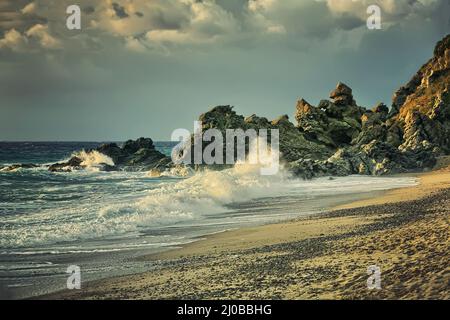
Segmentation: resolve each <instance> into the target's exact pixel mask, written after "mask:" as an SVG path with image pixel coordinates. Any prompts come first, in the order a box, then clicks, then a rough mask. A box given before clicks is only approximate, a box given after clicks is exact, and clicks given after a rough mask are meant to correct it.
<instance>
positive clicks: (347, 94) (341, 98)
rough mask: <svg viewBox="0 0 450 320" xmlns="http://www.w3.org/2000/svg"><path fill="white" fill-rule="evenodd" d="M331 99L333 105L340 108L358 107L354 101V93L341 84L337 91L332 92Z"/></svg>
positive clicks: (338, 85)
mask: <svg viewBox="0 0 450 320" xmlns="http://www.w3.org/2000/svg"><path fill="white" fill-rule="evenodd" d="M330 98H331V99H332V101H333V103H334V104H336V105H338V106H350V105H353V106H354V105H356V102H355V100H353V92H352V89H350V87H349V86H347V85H346V84H344V83H342V82H339V83H338V84H337V86H336V89H334V90H333V91H331V93H330Z"/></svg>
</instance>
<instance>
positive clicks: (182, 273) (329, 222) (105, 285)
mask: <svg viewBox="0 0 450 320" xmlns="http://www.w3.org/2000/svg"><path fill="white" fill-rule="evenodd" d="M408 176H411V175H408ZM413 176H415V177H418V178H419V179H420V184H419V185H417V186H413V187H406V188H400V189H394V190H388V191H384V192H382V194H381V195H380V192H378V196H375V195H374V196H373V197H368V198H364V199H362V200H357V201H352V202H349V203H346V204H343V205H339V206H336V207H334V208H333V209H331V210H329V211H327V212H325V213H323V214H316V215H312V216H308V217H304V218H297V219H294V220H288V221H285V222H279V223H273V224H267V225H262V226H257V227H245V228H240V229H236V230H230V231H224V232H221V233H217V234H213V235H209V236H206V237H204V238H203V239H199V240H198V241H195V242H192V243H189V244H186V245H184V246H182V247H181V248H176V249H172V250H169V251H165V252H162V253H156V254H151V255H148V256H143V257H140V258H139V260H146V261H148V260H151V261H155V263H156V264H157V268H156V269H155V270H153V271H147V272H144V273H140V274H132V275H127V276H121V277H115V278H105V279H101V280H96V281H92V282H88V283H86V285H85V286H84V288H83V289H82V290H80V291H67V290H66V291H60V292H56V293H51V294H48V295H44V296H41V297H35V298H38V299H175V298H181V299H208V298H211V299H224V298H226V299H233V298H235V299H241V298H243V299H254V298H259V299H272V298H275V299H316V298H325V299H329V298H331V299H335V298H342V297H352V296H351V295H349V294H348V292H347V293H346V294H342V293H340V294H339V292H340V290H335V289H333V288H335V287H336V286H339V282H337V283H334V284H333V285H331V284H330V283H329V282H330V281H331V282H332V279H330V275H331V274H334V275H335V276H336V277H339V275H338V274H335V273H334V272H333V271H332V270H327V269H329V268H327V266H329V265H333V262H334V263H335V264H336V261H337V262H338V263H337V268H338V269H339V268H340V267H342V264H344V265H345V264H346V263H347V262H348V260H349V259H350V261H353V262H352V267H351V268H350V269H352V270H355V269H358V268H357V267H356V261H358V260H359V259H358V255H356V256H355V255H354V254H353V253H352V252H350V253H345V252H341V253H340V254H341V255H342V257H334V258H332V257H333V255H335V253H332V252H329V251H328V250H329V249H330V247H333V246H335V245H336V244H338V243H340V242H342V241H344V243H345V242H346V240H345V239H347V238H348V237H350V238H351V239H352V238H355V239H352V241H353V242H355V241H356V242H358V241H359V242H361V241H362V240H363V239H364V237H367V236H373V235H371V234H370V232H369V234H367V232H366V231H367V230H371V229H374V228H375V229H374V230H375V231H374V232H375V233H376V232H381V233H383V232H384V233H386V230H385V228H384V227H380V225H383V224H386V223H385V222H386V221H389V220H393V221H394V222H391V224H392V223H393V224H394V225H395V224H399V226H401V227H399V228H400V231H402V230H401V229H402V228H403V223H404V221H403V222H402V221H400V220H402V219H403V220H405V219H406V218H405V219H404V217H401V216H399V217H397V216H396V215H395V214H394V212H396V210H398V208H396V207H399V206H400V207H402V206H403V207H404V208H405V207H406V208H407V210H408V208H411V209H409V211H411V212H412V211H414V210H413V207H414V205H418V206H419V207H420V202H423V201H429V200H430V199H431V198H433V197H437V198H436V199H438V198H439V199H438V200H439V201H446V200H449V199H448V198H449V197H448V192H449V190H450V189H449V188H450V170H449V169H441V170H437V171H432V172H427V173H418V174H414V175H413ZM436 199H434V200H436ZM390 206H391V208H389V207H390ZM392 207H393V208H392ZM404 208H403V209H404ZM422 210H423V209H422ZM416 211H417V210H416ZM413 213H414V214H413V215H411V214H406V215H407V216H408V218H407V219H406V220H407V223H406V224H407V225H408V221H409V220H411V219H412V220H414V219H415V216H416V215H419V213H420V210H419V211H418V212H413ZM445 213H446V212H445V209H444V216H443V217H442V216H439V214H438V216H439V219H438V220H439V221H440V222H441V223H442V218H443V219H444V222H445V219H446V216H445ZM447 213H448V212H447ZM408 219H409V220H408ZM397 220H399V221H397ZM409 223H411V222H409ZM439 225H441V224H439ZM374 226H375V227H374ZM362 230H363V231H362ZM364 230H366V231H364ZM358 233H361V235H355V236H351V235H353V234H358ZM372 233H373V232H372ZM349 235H350V236H349ZM383 236H389V235H383ZM343 239H344V240H343ZM413 240H414V239H413ZM441 240H442V239H441ZM441 242H442V241H441ZM305 243H306V244H307V245H305ZM295 244H297V245H300V244H302V245H303V246H304V247H306V248H307V249H308V247H311V246H312V248H313V250H309V251H308V252H307V254H306V256H305V257H302V259H299V261H292V259H287V258H286V259H285V258H283V256H284V255H288V256H289V255H290V254H289V252H290V251H292V249H293V247H292V246H294V247H295ZM346 245H348V244H346ZM441 245H447V246H448V238H447V239H446V241H444V243H441V244H439V245H438V247H440V246H441ZM281 248H287V249H282V250H280V249H281ZM298 249H299V248H296V249H295V250H294V251H296V250H298ZM309 249H311V248H309ZM299 251H302V250H299ZM376 251H380V250H376ZM381 251H383V250H381ZM287 252H288V253H287ZM369 252H370V251H369ZM290 253H291V254H292V252H290ZM297 254H298V253H297ZM304 254H305V253H304ZM418 254H419V255H420V252H419V253H418ZM369 255H372V254H369ZM350 256H352V257H350ZM403 256H404V254H401V255H400V254H387V255H386V257H384V256H383V254H381V258H384V259H381V261H382V262H383V263H387V264H388V265H389V261H390V260H391V261H390V262H391V263H393V261H397V260H399V259H400V260H399V261H403V259H404V257H403ZM406 256H407V255H406ZM387 257H390V258H387ZM238 258H241V259H238ZM359 258H361V257H359ZM363 258H364V257H363ZM366 258H367V257H366ZM443 258H444V259H445V261H447V260H448V255H447V254H446V253H444V257H443ZM255 259H256V260H255ZM330 259H331V260H330ZM259 260H261V262H262V264H263V265H264V264H267V261H272V260H280V261H281V262H278V264H277V266H276V269H274V268H267V269H265V268H262V269H261V268H260V267H257V266H256V265H258V263H257V262H256V263H255V262H254V261H259ZM294 260H296V259H294ZM374 260H377V261H379V260H380V256H376V258H375V259H374ZM264 261H266V263H263V262H264ZM386 261H388V262H386ZM340 262H341V263H340ZM343 262H345V263H343ZM397 262H398V261H397ZM439 262H442V261H441V260H439ZM242 263H244V264H246V265H247V267H248V265H250V266H251V267H249V268H250V269H255V270H253V271H254V272H255V273H256V275H258V273H262V274H263V276H262V277H261V274H260V275H259V276H257V277H256V278H257V279H260V280H262V282H269V283H272V285H268V284H267V283H266V285H261V284H259V285H258V284H257V283H254V282H255V281H254V278H253V277H248V276H249V274H248V270H245V269H246V268H243V266H242V265H241V264H242ZM305 263H306V265H305ZM394 264H395V263H394ZM236 265H238V266H239V265H241V268H237V270H236ZM287 265H289V267H288V266H287ZM255 267H256V268H255ZM364 267H366V266H364ZM311 268H312V270H310V271H307V272H306V271H305V270H309V269H311ZM361 268H362V267H361ZM285 269H289V270H290V272H293V271H292V269H296V272H293V273H292V274H291V278H292V276H294V277H295V278H296V277H299V279H300V280H303V278H304V276H303V277H302V273H305V274H306V275H311V278H312V279H310V280H309V281H308V286H309V287H303V289H302V290H293V289H292V288H290V289H287V287H292V285H289V281H287V282H286V283H283V287H284V290H278V289H277V288H278V287H279V285H274V284H273V281H275V283H276V282H277V281H276V279H277V276H276V274H277V273H280V274H283V276H286V277H288V278H289V275H290V272H286V270H285ZM344 269H345V270H346V272H345V274H346V273H348V270H347V268H344ZM300 271H301V272H300ZM236 272H237V274H236ZM366 274H367V270H365V269H364V268H362V269H360V270H359V274H358V276H359V277H360V278H361V277H364V278H367V276H366ZM231 275H235V277H232V276H231ZM441 276H442V275H441ZM208 277H209V278H208ZM235 278H237V279H239V278H245V279H246V280H243V279H241V280H240V281H238V282H235V280H236V279H235ZM347 278H348V277H347ZM347 278H346V279H345V280H343V281H341V283H342V284H344V286H345V287H348V284H349V283H350V282H351V281H348V279H347ZM314 279H316V280H318V281H314ZM444 280H447V281H448V276H445V277H444ZM300 282H301V281H300ZM227 283H228V284H227ZM294 283H295V282H294ZM444 283H445V281H444ZM361 284H363V285H364V284H365V282H364V281H360V283H359V286H361ZM293 285H294V286H295V284H293ZM330 285H331V287H330ZM444 285H445V284H444ZM416 286H417V284H416ZM211 287H213V288H214V290H213V292H211ZM246 287H249V288H248V290H246V289H244V288H246ZM151 288H153V290H152V289H151ZM262 288H264V290H263V289H262ZM297 289H299V288H297ZM341 291H342V290H341ZM344 291H345V290H344ZM363 291H364V293H365V294H366V296H364V295H356V298H364V297H366V298H367V297H369V298H383V296H380V295H378V296H373V292H372V293H371V292H367V290H363ZM367 294H369V296H367ZM370 294H372V295H370ZM433 294H434V295H433ZM433 294H432V295H431V297H434V296H436V293H433ZM448 295H449V293H448V291H447V292H444V296H445V297H447V298H448ZM386 297H389V295H387V296H386ZM394 297H399V298H401V297H403V296H402V295H400V294H398V293H397V294H396V295H395V296H394Z"/></svg>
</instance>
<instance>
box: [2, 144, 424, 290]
mask: <svg viewBox="0 0 450 320" xmlns="http://www.w3.org/2000/svg"><path fill="white" fill-rule="evenodd" d="M99 144H100V143H97V142H57V143H55V142H48V143H47V142H39V143H36V142H21V143H17V142H0V168H1V167H2V166H5V165H10V164H15V163H35V164H42V165H43V164H49V163H54V162H57V161H61V160H64V159H68V158H69V157H70V156H71V154H73V153H74V152H76V151H79V150H81V149H91V148H95V147H97V146H98V145H99ZM155 145H156V147H157V148H158V149H159V150H160V151H161V152H163V153H165V154H170V151H171V148H172V147H173V146H174V144H173V143H170V142H156V143H155ZM89 161H90V162H89V163H90V164H91V165H90V166H89V167H88V168H87V170H82V171H76V172H71V173H50V172H48V171H47V170H46V168H45V167H44V166H41V167H37V168H32V169H19V170H16V171H13V172H5V171H1V169H0V297H3V298H23V297H29V296H33V295H37V294H43V293H47V292H51V291H55V290H61V289H64V288H65V287H66V279H67V277H68V274H66V270H67V267H69V266H70V265H77V266H79V267H80V268H81V270H82V281H89V280H93V279H99V278H105V277H111V276H117V275H123V274H129V273H136V272H141V271H144V270H149V269H151V268H153V267H154V263H153V262H142V261H140V260H137V259H135V258H137V257H139V256H141V255H144V254H149V253H152V252H158V251H163V250H168V249H171V248H174V247H178V246H180V245H182V244H186V243H189V242H192V241H196V240H199V239H201V238H202V237H204V236H205V235H207V234H211V233H216V232H222V231H225V230H229V229H234V228H239V227H244V226H253V225H260V224H264V223H270V222H275V221H281V220H286V219H290V218H295V217H299V216H303V215H308V214H314V213H319V212H322V211H324V210H326V209H328V208H329V207H330V206H332V205H337V204H339V203H343V202H346V201H348V200H350V199H357V198H359V197H361V196H362V195H365V196H368V195H373V194H374V193H376V192H380V191H382V190H387V189H393V188H398V187H403V186H408V185H414V184H416V183H417V181H416V180H415V179H414V178H409V177H383V178H376V177H364V176H351V177H342V178H333V179H329V178H320V179H315V180H311V181H304V180H299V179H295V178H292V177H291V176H290V175H289V174H288V173H287V172H285V171H284V170H280V173H279V174H278V175H276V176H261V175H260V174H259V168H258V167H255V166H250V165H245V164H243V165H239V166H235V168H232V169H228V170H224V171H220V172H218V171H205V172H199V173H195V174H192V175H190V176H187V177H179V176H176V175H173V174H170V173H168V174H166V175H164V176H162V177H152V176H150V175H149V174H147V173H146V172H99V171H98V170H96V166H95V164H96V163H95V161H96V159H89Z"/></svg>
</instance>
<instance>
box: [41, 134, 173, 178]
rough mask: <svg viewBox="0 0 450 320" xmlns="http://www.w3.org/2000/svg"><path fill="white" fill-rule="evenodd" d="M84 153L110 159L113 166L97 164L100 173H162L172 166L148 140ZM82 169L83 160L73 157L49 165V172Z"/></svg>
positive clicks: (144, 139) (113, 144) (108, 146)
mask: <svg viewBox="0 0 450 320" xmlns="http://www.w3.org/2000/svg"><path fill="white" fill-rule="evenodd" d="M86 152H87V154H89V153H92V152H99V153H101V154H104V155H106V156H108V157H110V158H111V159H112V161H113V162H114V165H110V164H108V163H99V164H97V165H98V167H99V169H100V170H102V171H117V170H126V171H147V170H150V169H158V170H162V171H164V170H166V169H168V168H170V167H171V166H172V165H173V164H172V162H171V159H170V158H169V157H167V156H165V155H163V154H162V153H160V152H159V151H158V150H156V149H155V146H154V145H153V141H152V139H150V138H139V139H137V140H128V141H126V142H125V143H124V144H123V146H122V147H119V146H118V145H117V144H116V143H107V144H102V145H101V146H99V147H98V148H96V149H94V150H88V151H86ZM84 168H86V166H85V165H83V159H81V158H80V157H79V156H74V157H72V158H71V159H70V160H69V161H67V162H64V163H56V164H53V165H51V166H50V167H49V171H52V172H58V171H60V172H65V171H72V170H81V169H84Z"/></svg>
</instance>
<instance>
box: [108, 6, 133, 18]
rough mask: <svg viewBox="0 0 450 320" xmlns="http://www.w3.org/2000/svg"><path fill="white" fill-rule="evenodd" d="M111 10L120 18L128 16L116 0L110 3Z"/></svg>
mask: <svg viewBox="0 0 450 320" xmlns="http://www.w3.org/2000/svg"><path fill="white" fill-rule="evenodd" d="M112 7H113V10H114V12H115V13H116V16H117V17H118V18H120V19H124V18H128V17H129V15H128V13H127V12H126V10H125V8H124V7H122V6H121V5H120V4H118V3H117V2H113V4H112Z"/></svg>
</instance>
